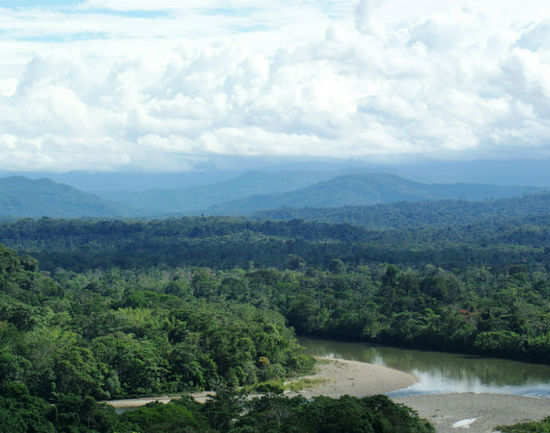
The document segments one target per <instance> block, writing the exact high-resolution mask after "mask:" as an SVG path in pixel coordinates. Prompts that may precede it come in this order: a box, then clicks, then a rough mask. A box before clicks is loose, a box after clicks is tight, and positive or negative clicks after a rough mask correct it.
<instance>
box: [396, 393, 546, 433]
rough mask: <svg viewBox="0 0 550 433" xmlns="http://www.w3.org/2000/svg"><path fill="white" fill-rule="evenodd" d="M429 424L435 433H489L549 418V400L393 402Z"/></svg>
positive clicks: (450, 397) (453, 397)
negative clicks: (505, 427)
mask: <svg viewBox="0 0 550 433" xmlns="http://www.w3.org/2000/svg"><path fill="white" fill-rule="evenodd" d="M393 400H394V401H396V402H398V403H403V404H405V405H406V406H409V407H410V408H412V409H414V410H416V411H417V412H418V414H419V415H420V416H421V417H423V418H426V419H427V420H428V421H430V422H431V423H432V424H433V426H434V427H435V429H436V431H437V432H438V433H460V432H465V433H466V432H467V433H490V432H493V431H494V429H495V427H496V426H497V425H510V424H516V423H518V422H525V421H534V420H540V419H542V418H545V417H547V416H550V399H545V398H531V397H521V396H516V395H501V394H473V393H464V394H437V395H419V396H413V397H406V398H394V399H393Z"/></svg>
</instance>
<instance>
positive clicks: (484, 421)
mask: <svg viewBox="0 0 550 433" xmlns="http://www.w3.org/2000/svg"><path fill="white" fill-rule="evenodd" d="M317 370H318V371H317V372H316V373H315V374H313V375H310V376H307V377H305V378H300V379H298V380H301V381H303V380H304V379H311V381H312V382H313V383H314V385H313V386H311V387H309V388H306V389H303V390H301V391H299V392H298V393H296V392H289V393H287V394H288V395H289V396H292V395H297V394H300V395H303V396H304V397H306V398H309V397H313V396H318V395H325V396H328V397H334V398H337V397H340V396H342V395H345V394H347V395H352V396H355V397H366V396H370V395H375V394H384V393H387V392H390V391H394V390H397V389H402V388H406V387H408V386H410V385H413V384H414V383H415V382H416V378H415V377H414V376H412V375H410V374H408V373H404V372H402V371H398V370H394V369H391V368H387V367H383V366H380V365H373V364H367V363H364V362H358V361H347V360H341V359H332V358H326V359H325V358H321V359H319V363H318V364H317ZM211 394H212V393H206V392H203V393H196V394H193V397H194V398H195V399H196V400H197V401H200V402H204V401H206V399H207V398H208V395H211ZM174 398H177V397H170V396H165V397H153V398H140V399H131V400H116V401H110V402H108V404H110V405H111V406H113V407H115V408H117V409H130V408H136V407H140V406H144V405H146V404H147V403H149V402H152V401H159V402H161V403H167V402H168V401H170V400H172V399H174ZM394 401H396V402H398V403H403V404H405V405H407V406H409V407H411V408H413V409H414V410H416V411H417V412H418V413H419V415H420V416H422V417H423V418H426V419H427V420H429V421H430V422H431V423H432V424H433V425H434V426H435V428H436V431H437V432H438V433H451V432H453V433H457V432H461V431H467V432H469V433H490V432H492V431H493V430H494V428H495V427H496V426H497V425H507V424H515V423H517V422H522V421H532V420H538V419H542V418H544V417H546V416H550V399H539V398H529V397H520V396H513V395H498V394H472V393H465V394H437V395H420V396H412V397H405V398H394Z"/></svg>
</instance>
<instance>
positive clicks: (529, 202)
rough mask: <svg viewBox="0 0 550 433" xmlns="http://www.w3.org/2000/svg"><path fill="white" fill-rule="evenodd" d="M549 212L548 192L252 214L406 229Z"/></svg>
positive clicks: (521, 216)
mask: <svg viewBox="0 0 550 433" xmlns="http://www.w3.org/2000/svg"><path fill="white" fill-rule="evenodd" d="M548 215H550V193H548V192H545V193H537V194H531V195H526V196H523V197H512V198H505V199H500V200H488V201H478V202H468V201H463V200H440V201H424V202H400V203H392V204H381V205H373V206H346V207H339V208H309V209H288V208H287V209H278V210H268V211H262V212H258V213H256V214H255V216H256V217H258V218H260V219H273V220H290V219H303V220H312V221H323V222H330V223H348V224H354V225H360V226H363V227H366V228H369V229H389V228H394V229H405V228H415V227H426V226H432V225H441V226H446V225H454V226H456V225H467V224H472V223H478V222H482V221H486V220H489V219H496V220H500V221H506V220H510V219H533V218H536V217H542V216H548Z"/></svg>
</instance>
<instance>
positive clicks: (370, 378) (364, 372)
mask: <svg viewBox="0 0 550 433" xmlns="http://www.w3.org/2000/svg"><path fill="white" fill-rule="evenodd" d="M318 360H319V362H318V363H317V366H316V368H317V369H318V371H317V373H315V374H314V375H311V376H307V377H305V378H300V379H311V380H313V381H321V382H320V383H318V384H316V385H314V386H313V387H311V388H307V389H304V390H302V391H299V392H298V394H301V395H303V396H304V397H307V398H309V397H313V396H317V395H325V396H328V397H334V398H337V397H340V396H342V395H346V394H347V395H351V396H354V397H366V396H370V395H376V394H384V393H387V392H390V391H395V390H397V389H401V388H407V387H408V386H411V385H412V384H414V383H416V378H415V377H414V376H413V375H412V374H409V373H405V372H403V371H399V370H394V369H392V368H388V367H383V366H381V365H374V364H368V363H366V362H359V361H347V360H343V359H333V358H318ZM292 394H296V393H289V395H292Z"/></svg>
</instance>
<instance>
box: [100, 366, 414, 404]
mask: <svg viewBox="0 0 550 433" xmlns="http://www.w3.org/2000/svg"><path fill="white" fill-rule="evenodd" d="M316 359H317V360H318V362H317V364H316V369H317V371H316V372H315V373H314V374H311V375H307V376H302V377H299V378H296V379H293V380H290V381H288V382H287V384H288V385H290V388H292V383H294V382H300V384H301V385H302V386H301V387H302V389H301V390H299V391H290V390H289V391H286V392H285V395H287V396H289V397H295V396H297V395H301V396H303V397H305V398H308V399H309V398H311V397H316V396H325V397H331V398H339V397H342V396H344V395H351V396H352V397H358V398H361V397H370V396H373V395H378V394H385V393H388V392H391V391H396V390H398V389H402V388H407V387H408V386H411V385H413V384H414V383H416V381H417V379H416V378H415V377H414V376H413V375H412V374H409V373H405V372H402V371H399V370H395V369H392V368H388V367H384V366H381V365H374V364H369V363H366V362H360V361H349V360H345V359H335V358H322V357H318V358H316ZM190 395H191V397H193V399H194V400H195V401H197V402H199V403H204V402H206V400H208V398H209V397H211V396H214V395H215V392H213V391H203V392H196V393H191V394H190ZM252 395H254V394H252ZM256 395H259V394H256ZM178 398H180V396H179V395H174V396H169V395H165V396H159V397H142V398H133V399H124V400H110V401H107V402H105V403H107V404H108V405H110V406H112V407H114V408H115V409H134V408H138V407H142V406H145V405H147V404H149V403H153V402H159V403H169V402H170V401H172V400H176V399H178Z"/></svg>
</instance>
